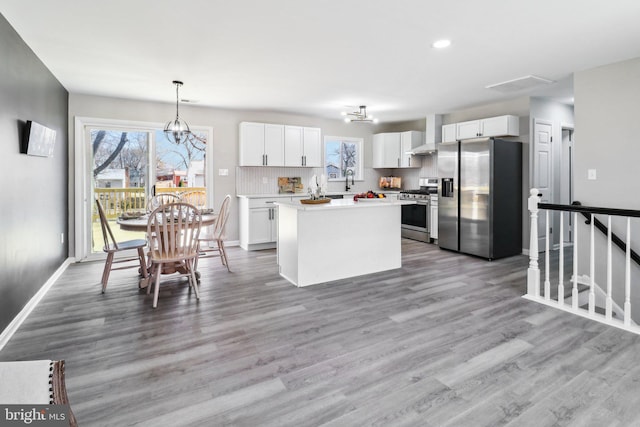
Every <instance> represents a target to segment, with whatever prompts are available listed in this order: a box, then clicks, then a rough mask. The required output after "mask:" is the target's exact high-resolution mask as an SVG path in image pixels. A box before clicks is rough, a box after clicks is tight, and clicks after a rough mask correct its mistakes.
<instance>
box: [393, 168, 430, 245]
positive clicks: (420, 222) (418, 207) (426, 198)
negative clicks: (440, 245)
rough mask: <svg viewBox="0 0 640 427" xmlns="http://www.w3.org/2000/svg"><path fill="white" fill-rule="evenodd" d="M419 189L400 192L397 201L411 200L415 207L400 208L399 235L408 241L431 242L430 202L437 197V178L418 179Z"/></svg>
mask: <svg viewBox="0 0 640 427" xmlns="http://www.w3.org/2000/svg"><path fill="white" fill-rule="evenodd" d="M419 184H420V188H419V189H415V190H401V191H400V194H399V195H398V199H399V200H412V201H415V202H416V204H415V205H404V206H402V225H401V235H402V237H406V238H408V239H413V240H420V241H422V242H431V241H432V239H431V230H430V229H429V227H430V224H431V218H430V215H431V208H430V205H431V201H432V200H433V198H434V197H438V178H420V180H419Z"/></svg>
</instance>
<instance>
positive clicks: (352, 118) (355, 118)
mask: <svg viewBox="0 0 640 427" xmlns="http://www.w3.org/2000/svg"><path fill="white" fill-rule="evenodd" d="M342 115H343V116H344V121H345V122H346V123H351V122H356V123H378V119H376V118H374V117H373V116H371V115H368V114H367V106H366V105H361V106H360V109H359V110H358V111H354V112H352V113H348V112H346V111H343V112H342Z"/></svg>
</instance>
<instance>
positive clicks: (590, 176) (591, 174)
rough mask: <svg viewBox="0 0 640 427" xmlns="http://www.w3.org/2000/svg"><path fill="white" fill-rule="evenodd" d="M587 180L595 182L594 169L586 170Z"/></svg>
mask: <svg viewBox="0 0 640 427" xmlns="http://www.w3.org/2000/svg"><path fill="white" fill-rule="evenodd" d="M587 179H590V180H595V179H596V170H595V169H587Z"/></svg>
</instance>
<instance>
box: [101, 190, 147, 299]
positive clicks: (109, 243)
mask: <svg viewBox="0 0 640 427" xmlns="http://www.w3.org/2000/svg"><path fill="white" fill-rule="evenodd" d="M96 206H97V208H98V216H99V217H100V226H101V228H102V238H103V239H104V247H103V248H102V250H103V251H104V252H106V253H107V260H106V262H105V264H104V271H103V272H102V293H104V292H105V291H106V290H107V282H108V281H109V274H110V273H111V271H112V270H123V269H125V268H134V267H138V266H139V268H140V274H141V275H142V277H145V278H146V277H147V263H146V262H145V254H144V249H145V247H146V246H147V241H146V240H145V239H134V240H126V241H123V242H118V241H116V239H115V237H114V235H113V232H112V231H111V227H110V226H109V222H108V221H107V216H106V215H105V213H104V209H102V204H101V203H100V200H98V199H96ZM133 249H135V250H137V251H138V256H137V257H135V258H134V257H129V258H118V259H115V254H116V253H118V252H122V251H129V250H133ZM132 261H138V264H131V262H132ZM120 263H129V264H128V265H126V266H122V267H117V268H114V267H113V264H120Z"/></svg>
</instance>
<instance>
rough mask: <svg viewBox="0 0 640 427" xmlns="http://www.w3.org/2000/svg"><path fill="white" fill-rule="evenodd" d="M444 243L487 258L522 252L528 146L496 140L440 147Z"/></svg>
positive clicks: (440, 230) (440, 233) (440, 218)
mask: <svg viewBox="0 0 640 427" xmlns="http://www.w3.org/2000/svg"><path fill="white" fill-rule="evenodd" d="M438 177H439V184H438V195H439V197H438V244H439V245H440V247H441V248H443V249H449V250H453V251H459V252H462V253H466V254H470V255H476V256H479V257H482V258H487V259H490V260H491V259H497V258H504V257H508V256H511V255H516V254H520V253H522V203H523V201H522V144H521V143H520V142H516V141H505V140H501V139H496V138H483V139H472V140H464V141H459V142H454V143H442V144H440V146H439V148H438Z"/></svg>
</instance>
